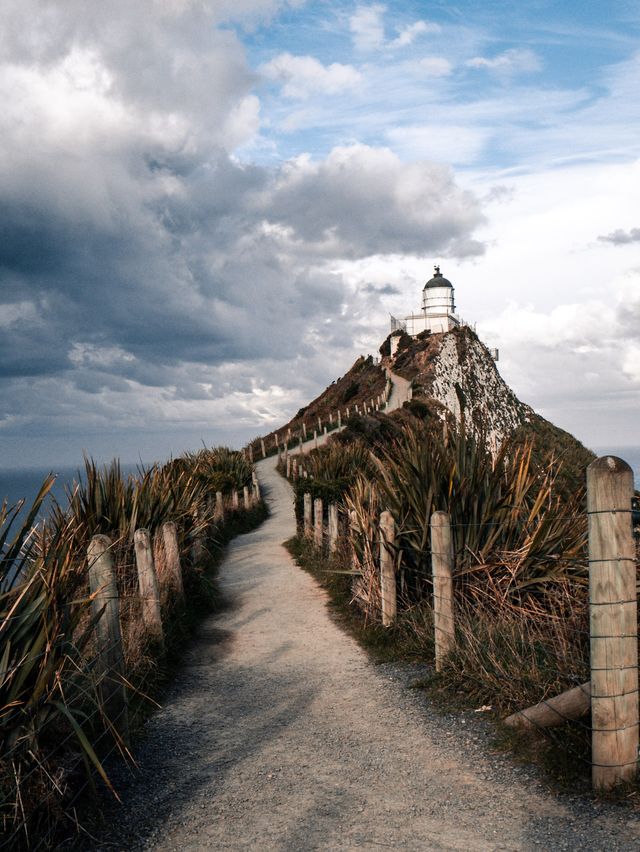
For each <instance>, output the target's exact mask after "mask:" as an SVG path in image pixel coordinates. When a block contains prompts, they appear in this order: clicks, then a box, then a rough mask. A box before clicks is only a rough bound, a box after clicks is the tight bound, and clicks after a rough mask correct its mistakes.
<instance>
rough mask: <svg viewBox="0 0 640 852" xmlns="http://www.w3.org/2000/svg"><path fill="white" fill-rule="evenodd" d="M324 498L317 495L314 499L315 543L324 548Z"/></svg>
mask: <svg viewBox="0 0 640 852" xmlns="http://www.w3.org/2000/svg"><path fill="white" fill-rule="evenodd" d="M322 520H323V519H322V498H321V497H316V499H315V500H314V501H313V522H314V536H313V543H314V544H315V546H316V547H317V548H322V528H323V524H322Z"/></svg>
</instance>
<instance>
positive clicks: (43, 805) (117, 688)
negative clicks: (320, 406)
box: [0, 478, 261, 849]
mask: <svg viewBox="0 0 640 852" xmlns="http://www.w3.org/2000/svg"><path fill="white" fill-rule="evenodd" d="M244 498H245V499H242V498H238V497H237V496H236V497H235V498H234V497H233V496H232V495H231V496H229V497H227V499H224V500H220V498H217V500H216V501H215V503H216V504H217V508H218V512H219V510H220V508H222V509H223V510H224V514H223V515H220V514H216V512H215V510H213V509H212V511H211V512H210V513H209V514H208V516H207V520H206V524H205V521H204V519H199V520H198V523H197V533H196V534H195V535H194V536H190V535H187V534H186V533H184V530H183V531H182V533H184V534H183V535H182V537H181V539H180V541H179V538H178V532H179V531H178V529H177V527H176V524H175V523H171V524H167V525H165V526H163V527H162V535H160V533H158V535H157V536H155V537H153V538H152V537H150V536H149V534H148V533H147V532H146V531H141V532H142V533H144V534H143V535H140V536H138V533H136V535H135V536H134V539H135V540H138V539H140V542H142V543H143V544H145V543H146V548H145V547H143V548H141V549H140V548H138V549H136V548H134V545H133V543H132V542H128V541H127V542H124V541H122V540H115V541H110V540H109V539H108V538H107V537H106V536H104V535H100V536H95V537H94V538H93V539H92V540H91V542H90V544H89V548H88V551H87V556H86V560H85V562H84V564H83V566H82V567H81V570H80V574H81V575H82V578H83V579H82V583H77V582H74V583H72V584H71V587H72V588H73V590H74V596H73V597H72V598H69V599H66V600H65V599H64V598H63V597H61V593H59V592H58V591H57V590H56V589H55V588H54V587H53V586H52V583H54V580H51V581H50V580H49V579H48V578H47V576H46V572H44V571H43V572H41V574H40V575H39V583H40V585H39V586H38V587H37V588H36V586H35V585H34V581H33V577H27V576H26V577H25V580H24V582H23V583H18V584H17V585H16V586H14V587H13V588H12V589H11V590H10V592H7V593H5V594H4V595H3V596H2V597H0V848H22V847H25V848H29V849H39V848H42V847H43V846H44V847H46V848H51V845H50V844H51V842H53V841H52V838H53V837H56V838H57V837H58V834H56V832H58V831H59V830H60V822H59V821H60V820H62V821H63V822H67V823H68V824H69V826H70V827H71V828H72V829H73V831H74V832H75V833H77V832H82V831H83V830H84V829H83V827H82V825H81V823H80V821H79V819H78V814H77V806H78V804H79V802H80V800H81V799H82V798H83V797H84V796H85V795H86V794H87V793H88V792H90V791H92V790H95V789H96V782H97V783H99V784H101V785H103V786H104V787H105V789H110V790H111V792H113V793H114V794H116V795H117V793H116V791H114V790H112V788H111V786H110V781H109V779H108V776H107V774H106V772H105V769H104V766H105V763H107V762H108V761H110V760H112V759H114V758H115V757H118V759H123V760H125V761H128V762H132V758H131V754H130V752H129V715H130V706H131V704H132V702H131V699H133V704H134V705H135V707H136V708H137V707H138V705H141V704H142V703H145V704H146V703H148V702H152V699H150V698H148V697H147V696H146V695H145V694H144V686H143V679H144V678H145V677H146V676H147V673H148V671H150V670H151V669H153V668H154V667H155V666H156V665H157V660H158V659H159V658H160V657H161V656H162V654H163V649H162V646H161V644H158V641H157V640H158V638H160V639H162V630H163V628H164V627H165V626H168V625H169V623H170V622H171V623H173V621H174V620H175V619H176V618H181V616H180V615H179V613H181V612H182V611H183V607H182V604H180V606H178V598H177V597H176V588H175V577H174V575H173V573H172V570H173V569H174V567H175V566H170V567H171V570H169V568H168V567H167V559H168V557H167V553H168V552H169V551H172V552H173V556H172V558H174V557H175V558H177V560H178V564H177V570H178V572H179V573H180V590H181V593H182V578H183V576H184V578H186V579H187V580H188V581H189V583H191V585H190V586H188V588H194V589H195V588H198V589H200V586H198V585H197V582H198V578H200V577H201V576H202V573H203V568H204V567H205V563H204V562H202V560H203V559H206V558H208V556H207V552H206V547H205V541H215V542H217V543H218V544H219V543H220V541H224V540H227V539H228V538H229V537H230V536H231V535H233V534H234V531H237V529H238V527H237V526H236V520H235V518H237V517H239V516H240V515H245V513H246V512H247V511H250V510H253V509H254V508H255V507H257V506H259V505H260V501H261V498H260V486H259V483H258V480H257V478H255V479H254V481H253V482H252V486H251V488H250V489H248V494H247V493H245V495H244ZM212 505H213V501H212ZM227 523H229V524H230V526H229V527H228V531H227V532H224V534H223V535H222V536H221V537H220V536H219V535H218V533H219V532H221V531H224V527H225V525H226V524H227ZM194 529H195V527H194ZM183 539H184V540H183ZM218 540H219V541H218ZM198 541H199V542H200V545H201V546H200V547H199V548H197V547H195V545H196V543H197V542H198ZM167 547H168V548H169V550H167ZM194 548H195V549H194ZM138 551H139V552H138ZM194 559H200V562H197V561H196V562H194ZM76 570H77V569H76ZM145 572H146V575H147V576H146V580H145V577H144V576H143V575H144V574H145ZM194 583H195V585H194ZM29 584H31V585H29ZM71 587H70V588H71ZM25 588H28V589H29V591H30V594H31V597H30V598H25V597H24V592H23V589H25ZM78 590H80V591H79V592H78ZM76 592H78V594H75V593H76ZM21 595H22V596H23V597H22V598H21V597H20V596H21ZM56 595H57V597H56ZM17 602H18V603H21V605H22V610H21V611H18V609H17V608H16V607H17ZM161 602H162V605H161ZM51 606H55V607H56V612H55V619H56V620H51V621H50V622H49V621H48V620H47V619H52V616H51V615H50V612H49V610H50V607H51ZM151 612H153V613H155V614H157V617H158V619H159V623H158V625H157V626H158V627H159V629H160V631H161V633H160V637H158V635H157V634H154V633H153V630H152V629H151V628H152V626H153V625H151V624H150V622H149V621H148V616H149V613H151ZM165 622H166V624H165ZM65 629H69V630H70V631H71V632H70V633H69V634H68V635H66V634H65V633H64V632H63V631H64V630H65ZM180 629H181V628H180ZM29 631H31V633H33V639H32V640H29V636H30V635H31V634H30V633H29ZM40 634H41V636H42V641H41V640H40V638H39V636H40ZM21 636H26V637H27V639H26V641H25V642H24V643H23V644H22V645H21V644H20V642H18V641H17V640H18V639H19V638H20V637H21ZM133 683H136V684H137V686H134V685H132V684H133ZM152 703H154V702H152ZM83 766H84V767H85V769H86V771H85V772H84V774H81V773H80V770H81V769H82V767H83ZM83 779H84V780H83ZM35 791H38V792H37V793H36V792H35ZM25 797H26V798H25ZM40 798H41V799H42V801H40V800H39V799H40ZM54 800H55V804H53V802H54ZM50 805H51V807H50ZM34 829H35V830H34Z"/></svg>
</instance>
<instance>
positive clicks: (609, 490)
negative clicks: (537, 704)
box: [587, 456, 638, 790]
mask: <svg viewBox="0 0 640 852" xmlns="http://www.w3.org/2000/svg"><path fill="white" fill-rule="evenodd" d="M632 497H633V472H632V470H631V468H630V467H629V465H628V464H627V463H626V462H624V461H623V460H622V459H619V458H617V457H616V456H603V457H602V458H599V459H596V461H594V462H592V463H591V464H590V465H589V467H588V468H587V514H588V516H589V616H590V632H591V724H592V740H591V761H592V782H593V786H594V788H595V789H598V790H607V789H609V788H611V787H613V786H614V785H615V784H617V783H618V782H620V781H631V780H632V779H633V778H635V775H636V770H637V762H638V641H637V609H638V604H637V592H636V557H635V541H634V538H633V524H632V518H631V498H632Z"/></svg>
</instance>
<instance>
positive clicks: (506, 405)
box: [414, 328, 532, 453]
mask: <svg viewBox="0 0 640 852" xmlns="http://www.w3.org/2000/svg"><path fill="white" fill-rule="evenodd" d="M415 366H416V368H417V369H418V375H417V376H416V377H415V378H414V384H415V385H416V386H417V389H418V393H417V394H416V395H417V396H422V397H426V399H427V400H428V399H429V398H430V399H433V400H435V401H436V402H438V403H440V405H441V406H443V408H444V409H446V411H444V410H441V416H442V418H443V419H444V417H445V416H446V412H447V411H448V412H451V414H453V416H454V417H455V419H456V421H457V422H458V423H461V422H462V420H464V422H465V425H466V426H467V428H471V429H473V431H474V432H483V433H484V435H485V436H486V440H487V443H488V445H489V447H490V448H491V450H492V452H494V453H495V452H496V451H497V449H498V448H499V447H500V445H501V444H502V442H503V441H504V440H505V438H507V437H509V436H510V435H511V434H512V433H513V432H514V431H515V430H516V429H517V428H518V426H520V425H521V424H522V423H525V422H526V421H527V420H528V419H529V417H530V415H531V413H532V410H531V409H530V408H529V406H527V405H524V403H522V402H520V401H519V400H518V398H517V397H516V395H515V394H514V393H513V391H512V390H511V389H510V388H509V387H508V385H507V384H506V383H505V381H504V380H503V379H502V377H501V376H500V374H499V373H498V370H497V368H496V365H495V362H494V360H493V358H492V357H491V355H490V353H489V350H488V349H487V348H486V346H484V345H483V344H482V343H481V342H480V340H478V338H477V336H476V335H475V334H474V332H473V331H471V329H470V328H461V329H459V330H456V331H451V332H447V333H445V334H438V335H433V336H432V337H431V338H430V343H429V348H428V350H427V351H425V352H424V353H422V352H417V353H416V357H415Z"/></svg>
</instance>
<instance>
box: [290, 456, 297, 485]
mask: <svg viewBox="0 0 640 852" xmlns="http://www.w3.org/2000/svg"><path fill="white" fill-rule="evenodd" d="M291 472H292V474H293V481H294V482H295V481H296V480H297V479H298V459H294V460H293V466H292V469H291Z"/></svg>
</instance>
